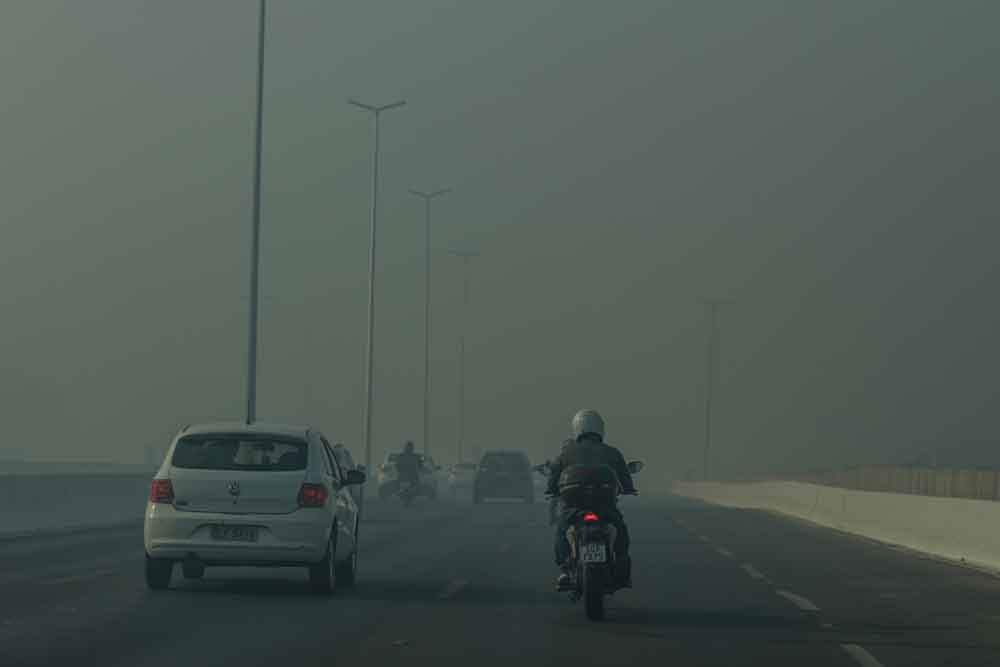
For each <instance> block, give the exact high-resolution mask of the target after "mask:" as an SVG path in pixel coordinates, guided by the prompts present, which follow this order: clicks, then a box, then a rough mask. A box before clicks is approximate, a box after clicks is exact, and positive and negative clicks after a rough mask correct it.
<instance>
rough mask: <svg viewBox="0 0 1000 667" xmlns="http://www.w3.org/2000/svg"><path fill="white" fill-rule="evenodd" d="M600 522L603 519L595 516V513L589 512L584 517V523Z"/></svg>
mask: <svg viewBox="0 0 1000 667" xmlns="http://www.w3.org/2000/svg"><path fill="white" fill-rule="evenodd" d="M600 520H601V518H600V517H599V516H597V515H596V514H594V513H593V512H587V513H586V514H584V515H583V521H584V523H593V522H595V521H600Z"/></svg>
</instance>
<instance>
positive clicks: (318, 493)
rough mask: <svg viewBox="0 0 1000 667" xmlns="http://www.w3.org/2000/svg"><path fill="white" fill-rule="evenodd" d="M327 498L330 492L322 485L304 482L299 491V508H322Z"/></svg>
mask: <svg viewBox="0 0 1000 667" xmlns="http://www.w3.org/2000/svg"><path fill="white" fill-rule="evenodd" d="M329 497H330V492H329V491H327V490H326V487H325V486H323V485H322V484H310V483H308V482H306V483H305V484H303V485H302V488H301V489H299V507H322V506H323V505H325V504H326V499H327V498H329Z"/></svg>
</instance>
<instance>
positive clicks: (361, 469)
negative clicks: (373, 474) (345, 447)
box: [357, 465, 368, 475]
mask: <svg viewBox="0 0 1000 667" xmlns="http://www.w3.org/2000/svg"><path fill="white" fill-rule="evenodd" d="M357 470H358V472H360V473H362V474H364V475H367V474H368V468H366V467H364V466H363V465H361V466H357Z"/></svg>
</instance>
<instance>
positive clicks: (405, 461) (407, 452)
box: [396, 440, 421, 489]
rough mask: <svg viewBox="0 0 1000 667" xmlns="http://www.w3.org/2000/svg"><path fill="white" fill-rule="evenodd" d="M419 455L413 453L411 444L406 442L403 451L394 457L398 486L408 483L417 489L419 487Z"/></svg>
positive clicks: (408, 441)
mask: <svg viewBox="0 0 1000 667" xmlns="http://www.w3.org/2000/svg"><path fill="white" fill-rule="evenodd" d="M420 466H421V462H420V455H419V454H417V453H415V452H414V451H413V442H412V441H411V440H407V441H406V444H404V445H403V451H402V452H400V453H399V456H397V457H396V479H398V480H399V484H400V485H401V486H402V485H403V483H409V484H411V485H413V488H414V489H417V488H418V487H419V485H420Z"/></svg>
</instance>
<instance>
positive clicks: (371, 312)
mask: <svg viewBox="0 0 1000 667" xmlns="http://www.w3.org/2000/svg"><path fill="white" fill-rule="evenodd" d="M350 103H351V104H353V105H354V106H356V107H359V108H361V109H364V110H365V111H367V112H368V113H370V114H371V115H372V121H373V123H374V126H375V128H374V130H375V131H374V141H373V145H372V216H371V223H370V224H369V228H370V229H369V237H370V238H369V242H368V343H367V349H366V351H365V356H366V360H365V408H364V417H363V422H362V423H363V426H362V438H363V439H364V445H365V472H366V473H367V474H369V475H370V474H371V469H372V368H373V365H374V359H375V356H374V355H375V240H376V236H375V229H376V225H377V223H378V129H379V119H380V117H381V115H382V112H383V111H388V110H389V109H396V108H398V107H401V106H403V105H404V104H406V102H405V101H403V100H400V101H399V102H393V103H392V104H385V105H383V106H380V107H377V106H372V105H370V104H364V103H363V102H358V101H357V100H350ZM364 497H365V492H364V487H362V491H361V501H362V503H363V502H364Z"/></svg>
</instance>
